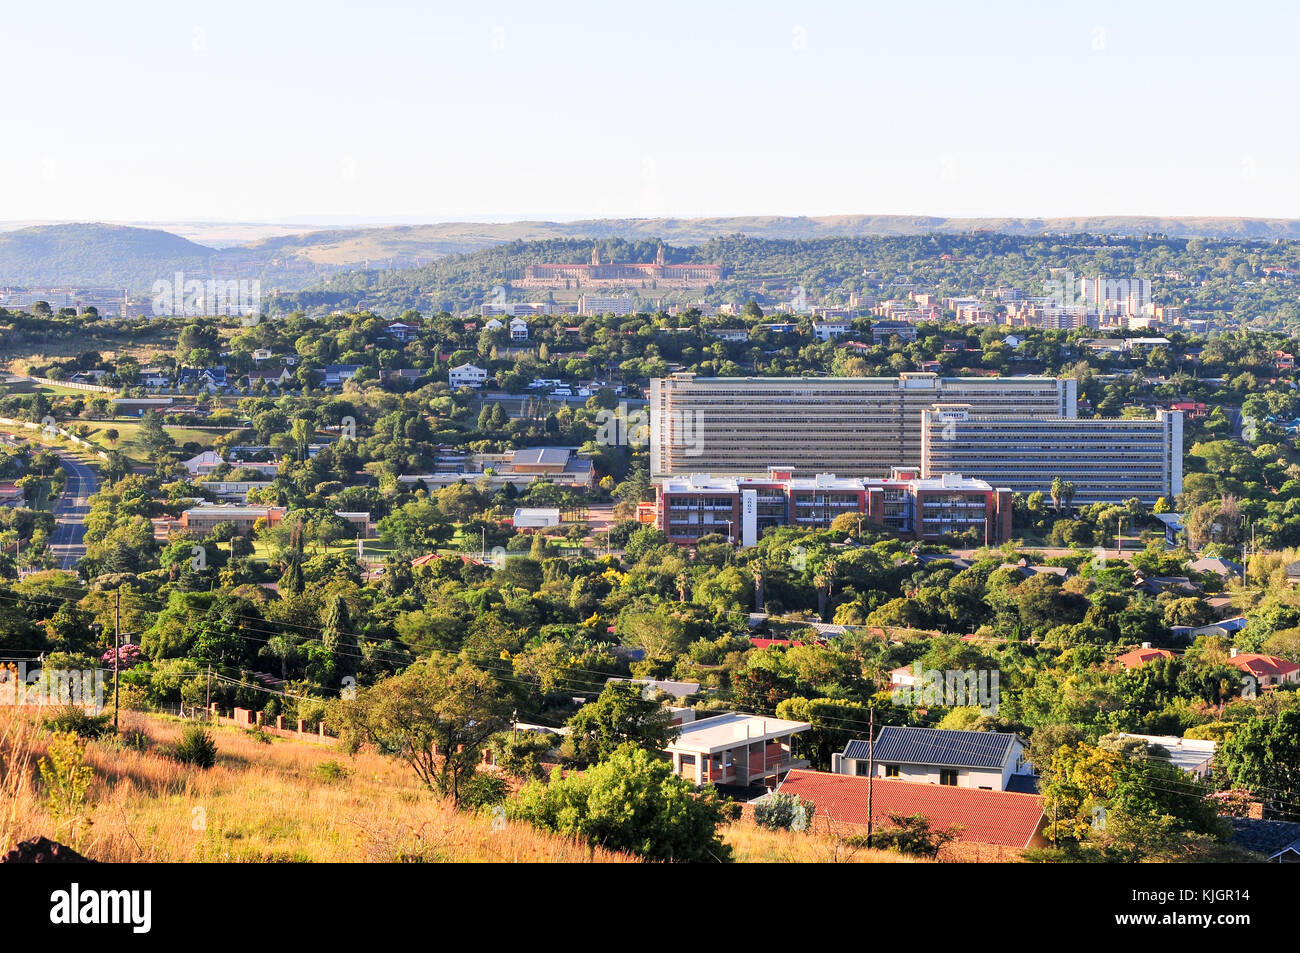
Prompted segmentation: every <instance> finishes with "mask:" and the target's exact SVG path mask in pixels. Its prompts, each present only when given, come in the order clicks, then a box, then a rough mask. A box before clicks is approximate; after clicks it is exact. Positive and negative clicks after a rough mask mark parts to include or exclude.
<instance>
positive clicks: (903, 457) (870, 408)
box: [650, 373, 1077, 478]
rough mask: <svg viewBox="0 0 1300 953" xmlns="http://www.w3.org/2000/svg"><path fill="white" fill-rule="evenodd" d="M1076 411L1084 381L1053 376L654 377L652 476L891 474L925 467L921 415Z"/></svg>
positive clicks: (1028, 415)
mask: <svg viewBox="0 0 1300 953" xmlns="http://www.w3.org/2000/svg"><path fill="white" fill-rule="evenodd" d="M936 403H960V404H968V405H970V406H971V407H972V408H974V409H976V410H978V412H980V413H984V414H993V415H999V416H1008V417H1013V418H1018V417H1023V418H1031V417H1065V418H1073V417H1075V416H1076V403H1077V381H1075V380H1072V379H1057V378H1053V377H939V376H938V375H936V374H902V375H900V376H899V377H888V378H883V377H818V378H798V377H795V378H789V377H785V378H777V377H730V378H727V377H710V378H705V377H697V376H695V375H694V374H690V373H681V374H672V375H670V376H669V377H666V378H660V379H656V380H653V381H651V382H650V470H651V476H652V477H653V478H660V477H665V476H673V475H680V474H689V473H715V474H728V475H753V476H761V475H764V474H766V472H767V469H768V468H769V467H782V468H785V469H788V470H790V471H791V472H792V473H793V474H794V475H795V476H798V477H811V476H815V475H816V474H818V473H835V474H837V475H839V476H841V477H854V478H883V477H886V476H888V475H889V473H890V471H891V470H892V469H893V468H895V467H919V466H920V463H921V412H922V411H923V410H926V409H929V408H931V407H933V406H934V405H935V404H936Z"/></svg>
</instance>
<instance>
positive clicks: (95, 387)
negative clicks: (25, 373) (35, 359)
mask: <svg viewBox="0 0 1300 953" xmlns="http://www.w3.org/2000/svg"><path fill="white" fill-rule="evenodd" d="M29 380H34V381H36V383H38V384H45V385H46V386H48V387H71V388H72V389H73V390H88V391H94V392H95V393H97V394H116V393H117V392H118V389H117V388H116V387H105V386H104V385H103V384H83V383H82V382H81V381H52V380H50V379H49V378H48V377H31V378H29Z"/></svg>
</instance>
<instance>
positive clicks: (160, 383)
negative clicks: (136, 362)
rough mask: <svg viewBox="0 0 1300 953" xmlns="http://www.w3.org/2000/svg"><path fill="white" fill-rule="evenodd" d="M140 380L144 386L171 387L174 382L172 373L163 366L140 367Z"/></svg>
mask: <svg viewBox="0 0 1300 953" xmlns="http://www.w3.org/2000/svg"><path fill="white" fill-rule="evenodd" d="M139 380H140V386H142V387H170V386H171V383H172V379H171V375H170V374H168V373H167V372H166V371H164V370H163V369H162V368H161V367H142V368H140V378H139Z"/></svg>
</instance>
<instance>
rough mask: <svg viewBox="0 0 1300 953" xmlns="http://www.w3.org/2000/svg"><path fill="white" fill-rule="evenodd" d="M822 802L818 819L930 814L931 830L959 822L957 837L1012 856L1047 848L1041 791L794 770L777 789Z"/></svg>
mask: <svg viewBox="0 0 1300 953" xmlns="http://www.w3.org/2000/svg"><path fill="white" fill-rule="evenodd" d="M776 793H777V794H790V795H794V796H796V797H800V798H803V799H804V800H807V801H811V802H812V803H813V804H814V805H816V808H817V809H816V811H815V812H814V814H813V824H814V826H815V825H817V824H818V823H822V824H826V823H833V824H837V825H840V824H850V825H854V826H856V827H865V826H866V824H867V820H868V814H867V811H868V805H870V812H871V813H870V820H871V823H872V825H873V827H874V828H875V829H876V830H881V829H882V828H886V827H890V826H891V825H892V822H891V820H890V815H891V814H901V815H904V816H907V817H910V816H912V815H915V814H921V815H924V816H925V817H926V818H927V819H928V820H929V821H930V829H931V830H946V829H948V828H950V827H956V828H957V831H956V842H957V843H960V844H982V845H989V846H994V847H998V848H1002V849H1004V850H1006V851H1007V852H1008V854H1009V856H1008V857H1007V858H1006V859H1011V858H1012V857H1014V856H1015V855H1016V854H1018V853H1019V852H1020V851H1022V850H1024V849H1025V848H1028V847H1042V846H1044V845H1045V844H1046V843H1047V838H1046V837H1045V836H1044V832H1045V830H1046V827H1047V824H1048V820H1047V817H1046V815H1045V814H1044V812H1043V799H1042V798H1041V797H1039V796H1038V795H1037V794H1021V793H1018V792H1015V791H989V790H984V789H982V788H971V787H952V786H948V785H938V784H913V783H911V782H908V781H900V780H891V779H884V778H866V777H856V776H853V775H845V774H827V773H825V772H821V771H804V770H801V769H794V770H792V771H790V773H789V774H787V775H786V776H785V780H784V781H782V782H781V784H780V786H779V787H777V789H776Z"/></svg>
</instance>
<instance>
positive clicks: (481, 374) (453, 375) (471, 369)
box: [447, 364, 488, 387]
mask: <svg viewBox="0 0 1300 953" xmlns="http://www.w3.org/2000/svg"><path fill="white" fill-rule="evenodd" d="M487 378H488V372H487V371H486V370H484V369H483V368H481V367H475V366H474V365H473V364H462V365H460V366H459V367H453V368H452V369H451V370H450V371H449V372H448V373H447V381H448V382H449V383H450V384H451V386H452V387H482V386H483V385H484V384H485V383H486V382H487Z"/></svg>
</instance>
